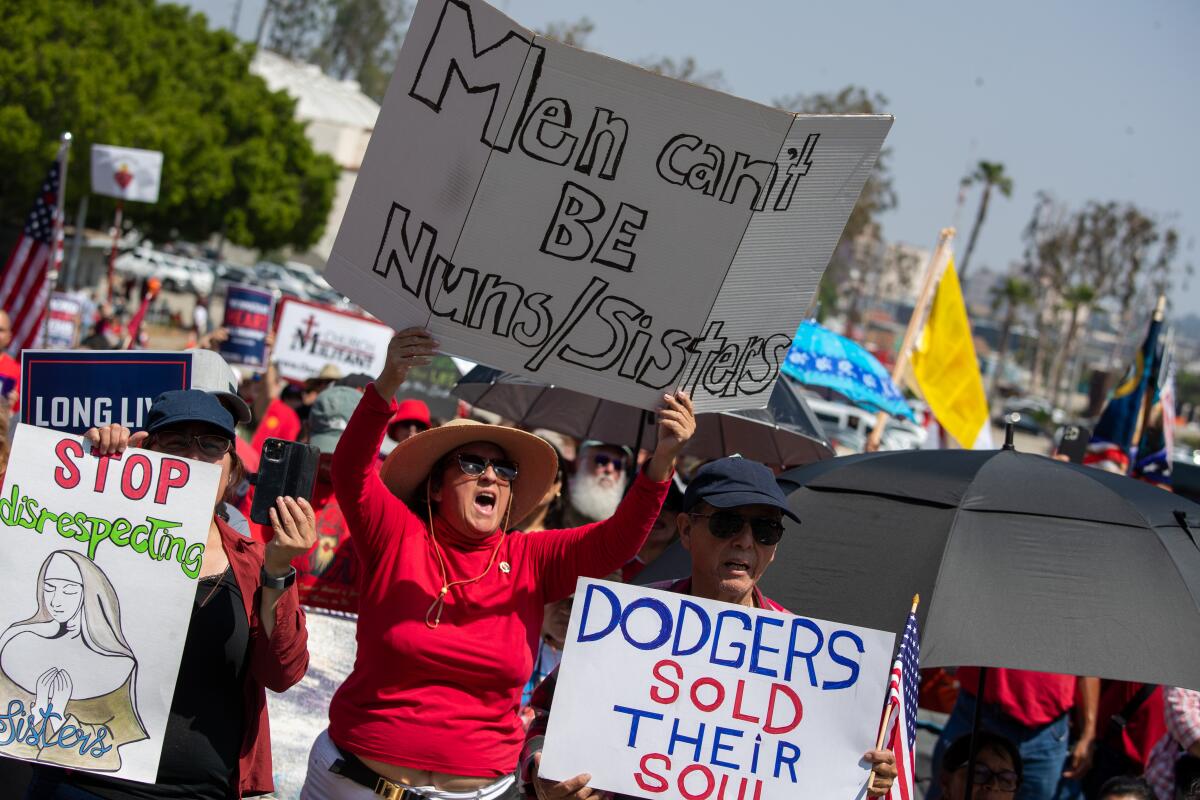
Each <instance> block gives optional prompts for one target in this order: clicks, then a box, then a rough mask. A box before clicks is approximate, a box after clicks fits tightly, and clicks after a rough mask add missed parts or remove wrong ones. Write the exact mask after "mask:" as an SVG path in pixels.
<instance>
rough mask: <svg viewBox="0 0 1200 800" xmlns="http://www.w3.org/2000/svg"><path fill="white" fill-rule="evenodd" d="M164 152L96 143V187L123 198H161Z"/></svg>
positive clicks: (94, 149) (93, 165)
mask: <svg viewBox="0 0 1200 800" xmlns="http://www.w3.org/2000/svg"><path fill="white" fill-rule="evenodd" d="M162 162H163V154H162V153H160V152H159V151H157V150H138V149H137V148H134V147H116V146H114V145H111V144H94V145H92V191H93V192H95V193H96V194H102V195H107V196H108V197H119V198H121V199H122V200H137V201H139V202H142V203H157V202H158V184H159V181H160V180H161V178H162Z"/></svg>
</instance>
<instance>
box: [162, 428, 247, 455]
mask: <svg viewBox="0 0 1200 800" xmlns="http://www.w3.org/2000/svg"><path fill="white" fill-rule="evenodd" d="M154 441H155V442H156V443H157V444H158V446H159V447H160V448H161V449H162V450H165V451H166V452H168V453H173V454H174V455H177V456H181V455H186V454H187V452H188V451H189V450H191V449H192V442H195V443H196V447H197V448H198V449H199V450H200V453H201V454H202V455H204V456H205V457H207V458H220V457H221V456H223V455H225V454H226V453H228V452H229V451H230V450H232V449H233V442H232V441H230V440H229V439H228V438H226V437H224V436H222V435H221V434H219V433H201V434H197V435H193V434H190V433H182V432H180V431H163V432H161V433H156V434H154Z"/></svg>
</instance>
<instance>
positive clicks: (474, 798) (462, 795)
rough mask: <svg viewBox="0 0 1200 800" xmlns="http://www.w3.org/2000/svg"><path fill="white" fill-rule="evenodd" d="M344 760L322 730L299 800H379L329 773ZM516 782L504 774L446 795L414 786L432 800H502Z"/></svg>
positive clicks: (357, 786) (326, 733)
mask: <svg viewBox="0 0 1200 800" xmlns="http://www.w3.org/2000/svg"><path fill="white" fill-rule="evenodd" d="M341 757H342V755H341V753H339V752H338V749H337V746H336V745H334V743H333V740H332V739H330V738H329V731H327V730H324V731H321V735H320V736H318V737H317V740H316V741H315V742H313V746H312V750H310V751H309V753H308V775H307V776H306V777H305V778H304V787H303V788H302V789H301V790H300V800H378V798H379V795H377V794H375V792H373V791H371V790H370V789H368V788H367V787H365V786H363V785H362V784H360V783H355V782H354V781H352V780H350V779H349V778H347V777H344V776H342V775H338V774H336V773H333V772H330V771H329V768H330V767H331V766H333V762H335V761H337V760H338V759H339V758H341ZM514 780H515V778H514V777H513V776H512V775H505V776H504V777H503V778H497V779H496V781H495V783H489V784H488V785H487V786H484V787H483V788H482V789H476V790H475V791H473V792H443V791H442V790H440V789H435V788H433V787H432V786H413V787H412V790H413V791H415V792H419V793H420V794H421V795H422V796H424V797H428V798H429V799H430V800H499V798H501V797H503V796H504V794H505V793H506V792H508V790H509V788H510V787H511V786H512V784H513V781H514Z"/></svg>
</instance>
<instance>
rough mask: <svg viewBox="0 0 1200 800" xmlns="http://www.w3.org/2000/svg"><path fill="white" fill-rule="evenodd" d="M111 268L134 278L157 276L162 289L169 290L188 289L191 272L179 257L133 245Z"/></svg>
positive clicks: (190, 283)
mask: <svg viewBox="0 0 1200 800" xmlns="http://www.w3.org/2000/svg"><path fill="white" fill-rule="evenodd" d="M113 269H114V270H116V271H117V272H119V273H120V274H122V275H124V276H126V277H129V278H133V279H135V280H139V281H141V280H145V279H146V278H158V279H159V280H160V281H162V287H163V289H165V290H167V291H170V292H178V291H190V290H191V285H192V274H191V273H190V272H189V271H188V270H187V269H186V268H185V267H184V266H183V265H182V264H181V263H180V261H179V259H178V258H176V257H175V256H172V255H170V254H168V253H162V252H159V251H158V250H152V249H150V248H148V247H135V248H134V249H133V250H130V251H129V252H128V253H123V254H121V255H120V256H118V257H117V260H116V261H115V262H113Z"/></svg>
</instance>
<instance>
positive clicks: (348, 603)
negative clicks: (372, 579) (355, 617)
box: [292, 499, 359, 614]
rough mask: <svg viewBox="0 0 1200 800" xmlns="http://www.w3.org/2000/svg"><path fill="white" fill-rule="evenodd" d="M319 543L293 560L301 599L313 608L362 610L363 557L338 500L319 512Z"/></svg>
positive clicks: (345, 611)
mask: <svg viewBox="0 0 1200 800" xmlns="http://www.w3.org/2000/svg"><path fill="white" fill-rule="evenodd" d="M316 522H317V526H316V527H317V543H316V544H315V545H313V547H312V549H311V550H309V551H308V552H307V553H305V554H304V555H302V556H296V558H294V559H292V566H293V567H295V568H296V587H297V588H298V589H299V591H300V602H301V603H302V604H304V605H306V606H311V607H313V608H323V609H325V610H327V611H337V612H340V613H344V614H357V613H358V570H359V560H358V556H357V555H355V552H354V540H353V539H352V538H350V530H349V526H348V525H347V524H346V517H345V516H344V515H343V514H342V511H341V509H340V508H339V507H338V504H337V500H336V499H330V501H329V502H328V503H327V504H326V505H325V506H324V507H323V508H321V510H320V511H318V512H317V518H316Z"/></svg>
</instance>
